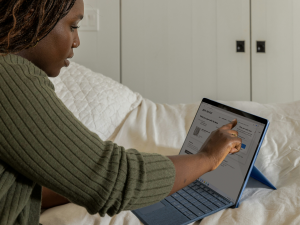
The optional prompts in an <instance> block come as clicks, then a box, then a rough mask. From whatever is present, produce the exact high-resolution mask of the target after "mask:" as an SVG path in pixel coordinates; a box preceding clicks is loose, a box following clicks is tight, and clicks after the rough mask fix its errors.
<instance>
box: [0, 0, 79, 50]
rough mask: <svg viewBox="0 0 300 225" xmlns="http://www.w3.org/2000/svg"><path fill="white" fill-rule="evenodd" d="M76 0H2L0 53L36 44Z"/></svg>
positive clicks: (0, 2) (0, 4)
mask: <svg viewBox="0 0 300 225" xmlns="http://www.w3.org/2000/svg"><path fill="white" fill-rule="evenodd" d="M75 1H76V0H0V15H1V17H0V54H9V53H18V52H20V51H22V50H24V49H28V48H31V47H33V46H35V45H36V44H37V43H38V42H39V41H40V40H42V39H43V38H44V37H45V36H47V35H48V34H49V33H50V32H51V30H52V29H53V28H54V27H55V25H56V24H57V23H58V21H59V20H61V19H62V18H63V17H65V16H66V15H67V14H68V13H69V11H70V10H71V8H72V7H73V5H74V4H75ZM28 15H30V17H29V18H28V19H27V20H25V19H24V18H26V17H28Z"/></svg>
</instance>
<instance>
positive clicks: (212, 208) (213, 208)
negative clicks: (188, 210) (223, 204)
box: [205, 204, 219, 211]
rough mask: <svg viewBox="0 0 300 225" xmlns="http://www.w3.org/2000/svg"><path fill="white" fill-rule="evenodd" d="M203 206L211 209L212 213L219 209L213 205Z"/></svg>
mask: <svg viewBox="0 0 300 225" xmlns="http://www.w3.org/2000/svg"><path fill="white" fill-rule="evenodd" d="M205 206H206V207H207V208H209V209H211V210H212V211H213V210H216V209H218V208H219V207H217V206H215V205H214V204H209V205H205Z"/></svg>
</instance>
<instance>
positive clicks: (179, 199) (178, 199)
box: [176, 196, 184, 202]
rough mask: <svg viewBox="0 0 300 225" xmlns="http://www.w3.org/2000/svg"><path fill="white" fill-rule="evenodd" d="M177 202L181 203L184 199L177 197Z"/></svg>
mask: <svg viewBox="0 0 300 225" xmlns="http://www.w3.org/2000/svg"><path fill="white" fill-rule="evenodd" d="M176 200H177V201H179V202H181V201H183V200H184V198H183V197H181V196H180V197H177V198H176Z"/></svg>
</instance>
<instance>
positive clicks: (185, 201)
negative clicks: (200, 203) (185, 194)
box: [180, 200, 188, 205]
mask: <svg viewBox="0 0 300 225" xmlns="http://www.w3.org/2000/svg"><path fill="white" fill-rule="evenodd" d="M180 203H181V204H182V205H185V204H187V203H188V201H187V200H183V201H181V202H180Z"/></svg>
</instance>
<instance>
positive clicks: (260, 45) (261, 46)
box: [256, 41, 266, 53]
mask: <svg viewBox="0 0 300 225" xmlns="http://www.w3.org/2000/svg"><path fill="white" fill-rule="evenodd" d="M256 51H257V52H258V53H265V52H266V42H265V41H257V42H256Z"/></svg>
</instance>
